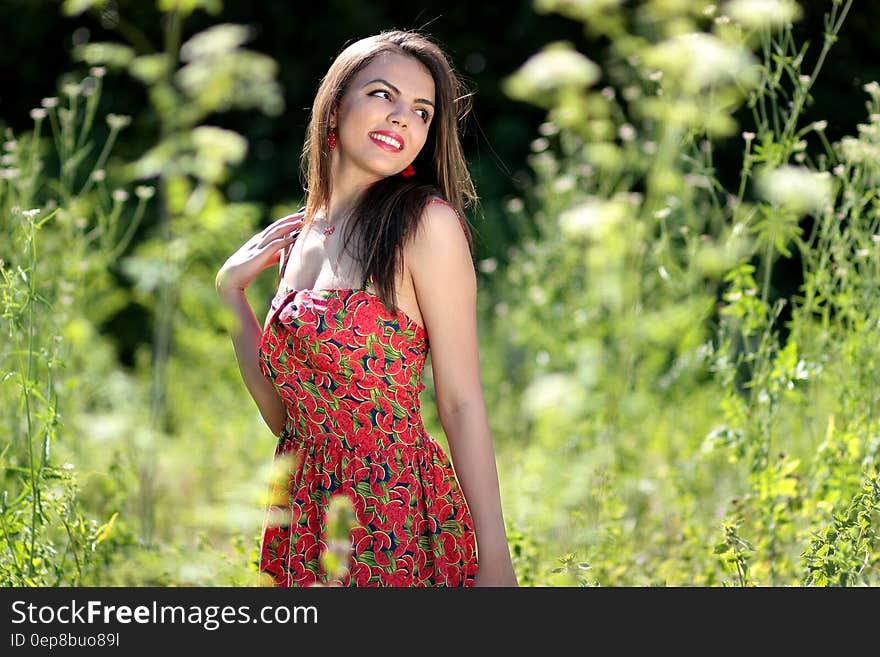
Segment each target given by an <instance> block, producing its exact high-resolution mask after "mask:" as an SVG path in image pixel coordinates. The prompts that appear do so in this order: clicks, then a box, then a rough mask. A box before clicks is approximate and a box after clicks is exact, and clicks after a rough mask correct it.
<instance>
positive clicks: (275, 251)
mask: <svg viewBox="0 0 880 657" xmlns="http://www.w3.org/2000/svg"><path fill="white" fill-rule="evenodd" d="M301 225H302V214H301V213H297V214H295V215H290V216H287V217H283V218H282V219H279V220H278V221H276V222H275V223H273V224H272V225H271V226H269V227H268V228H266V229H264V230H262V231H260V232H259V233H257V234H256V235H254V236H253V237H251V238H250V239H249V240H248V241H247V242H245V243H244V244H243V245H242V246H241V248H239V249H238V250H237V251H236V252H235V253H233V254H232V255H231V256H229V258H228V259H227V260H226V262H225V263H224V264H223V266H222V267H221V268H220V271H218V272H217V277H216V279H215V280H214V287H215V288H216V289H217V294H218V295H219V296H220V299H221V300H222V301H223V303H224V304H225V305H226V306H228V307H229V308H230V309H231V310H232V312H233V313H234V315H235V317H236V319H237V320H238V321H237V322H236V327H235V329H234V330H233V331H231V333H232V345H233V347H234V348H235V358H236V359H237V360H238V369H239V371H240V372H241V377H242V379H244V383H245V385H246V386H247V389H248V391H249V392H250V393H251V396H252V397H253V398H254V401H255V402H257V407H258V408H259V409H260V415H262V416H263V419H264V420H265V421H266V424H268V425H269V428H270V429H271V430H272V433H274V434H275V435H276V436H277V435H280V434H281V430H282V429H283V428H284V422H285V419H286V415H287V411H286V409H285V406H284V401H283V400H282V399H281V395H279V394H278V391H277V390H276V389H275V385H274V384H273V383H272V382H271V381H270V380H269V379H267V378H266V377H265V376H264V375H263V372H262V370H261V369H260V341H261V339H262V335H263V331H262V327H261V326H260V323H259V322H258V321H257V318H256V316H255V315H254V311H253V309H252V308H251V304H250V303H249V302H248V300H247V297H246V296H245V292H244V291H245V289H246V288H247V286H248V285H250V283H251V281H253V280H254V278H256V276H257V275H258V274H259V273H260V272H261V271H263V270H264V269H266V268H267V267H270V266H271V265H273V264H275V263H278V262H280V260H281V250H282V249H284V247H289V246H291V245H292V244H293V240H294V239H295V238H296V234H297V233H298V229H299V228H300V226H301Z"/></svg>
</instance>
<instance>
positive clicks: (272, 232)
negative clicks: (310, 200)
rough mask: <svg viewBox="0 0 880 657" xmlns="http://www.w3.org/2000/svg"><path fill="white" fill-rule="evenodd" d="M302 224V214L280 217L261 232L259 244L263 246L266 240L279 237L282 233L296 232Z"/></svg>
mask: <svg viewBox="0 0 880 657" xmlns="http://www.w3.org/2000/svg"><path fill="white" fill-rule="evenodd" d="M302 224H303V219H302V215H292V216H290V217H284V218H283V219H279V220H278V221H276V222H275V223H273V224H272V225H270V226H267V227H266V228H265V229H264V230H263V231H262V232H261V233H259V236H260V243H259V244H258V246H263V244H265V242H266V240H268V239H273V238H275V237H278V236H279V235H281V234H282V233H291V232H295V231H297V230H298V229H299V228H300V227H301V226H302Z"/></svg>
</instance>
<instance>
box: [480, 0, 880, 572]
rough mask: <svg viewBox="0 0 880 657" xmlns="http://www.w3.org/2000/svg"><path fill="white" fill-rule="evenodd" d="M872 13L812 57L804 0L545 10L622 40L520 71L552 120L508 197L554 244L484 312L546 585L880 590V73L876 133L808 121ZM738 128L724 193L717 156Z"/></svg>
mask: <svg viewBox="0 0 880 657" xmlns="http://www.w3.org/2000/svg"><path fill="white" fill-rule="evenodd" d="M685 6H687V7H688V8H684V7H685ZM851 6H852V3H851V2H840V1H837V0H834V1H833V2H830V3H829V5H828V12H827V14H826V16H825V22H824V25H825V28H824V34H823V37H822V41H821V46H820V50H819V52H818V54H816V55H815V56H811V53H810V49H809V48H808V44H806V43H803V44H798V43H795V38H794V36H793V31H792V23H793V22H795V21H797V20H798V18H799V17H800V15H801V11H800V8H799V6H798V5H797V4H796V3H794V2H782V1H779V2H765V3H751V2H745V1H732V2H726V3H709V2H705V3H687V5H681V6H678V5H675V6H673V4H670V3H665V2H646V3H642V4H641V5H640V6H639V7H638V8H636V9H629V8H624V7H623V6H622V3H617V2H590V1H586V0H585V1H582V2H575V3H569V2H565V3H563V2H555V1H553V0H546V1H539V2H536V8H537V9H539V10H540V11H555V12H559V13H562V14H565V15H567V16H569V17H571V18H573V19H576V20H581V21H583V22H584V26H585V29H586V30H587V31H588V32H591V33H593V34H594V35H595V36H598V37H605V38H606V39H607V43H608V44H609V45H608V48H607V51H605V52H604V53H603V56H604V58H605V59H604V61H602V62H601V63H596V62H593V61H592V60H590V59H588V58H587V57H585V56H584V55H583V54H581V53H579V52H577V51H575V50H574V49H573V47H572V46H571V44H568V43H555V44H550V45H548V46H547V47H546V48H545V49H544V50H543V51H542V52H540V53H537V54H536V55H535V56H533V57H532V58H530V59H529V60H528V61H526V62H525V63H524V64H523V66H522V68H521V69H520V70H518V71H516V72H515V73H514V74H513V75H511V76H510V77H509V78H508V80H507V81H506V90H507V92H508V93H509V95H511V96H512V97H513V98H517V99H521V100H527V101H529V102H533V103H537V104H539V105H540V106H542V107H545V108H546V109H547V110H548V117H547V122H546V123H545V124H544V125H543V126H542V128H541V135H540V136H538V137H537V138H536V139H535V141H534V142H533V145H532V146H533V151H534V154H533V155H532V157H531V164H532V167H533V170H534V172H535V185H534V188H533V189H532V190H530V192H529V194H528V195H526V196H525V197H524V198H522V199H514V200H513V201H511V202H510V204H509V211H510V218H511V220H513V221H518V222H520V223H523V224H524V221H523V219H524V218H525V217H526V216H529V217H534V218H535V219H536V224H537V235H535V237H534V238H533V239H529V240H527V241H526V243H525V244H524V245H523V247H522V249H519V250H517V251H515V252H514V253H512V254H511V265H510V267H509V268H508V269H507V270H506V271H505V272H503V273H502V276H499V280H498V281H497V282H496V283H495V284H494V286H493V289H492V300H491V302H488V303H492V304H493V305H494V308H493V307H492V306H488V305H487V307H486V308H485V312H486V313H487V314H488V313H489V312H490V311H491V310H494V312H495V313H496V314H497V316H498V320H499V321H497V322H496V324H495V329H494V330H493V331H492V333H491V338H490V339H488V340H487V347H486V348H487V350H488V352H489V355H488V356H487V360H488V361H489V362H491V363H497V365H496V366H493V367H491V368H490V371H489V372H488V373H487V378H490V379H491V381H492V385H491V386H489V388H490V390H492V391H493V393H494V394H493V396H492V405H493V407H494V408H495V409H496V422H497V424H498V426H502V427H515V429H514V430H513V431H512V433H513V434H514V436H515V441H516V444H517V449H516V450H512V451H511V452H509V453H508V454H507V457H508V458H507V460H506V461H505V467H504V472H503V475H502V479H503V480H504V481H505V484H506V485H505V491H506V493H507V494H506V495H505V500H506V504H507V506H509V507H510V508H512V510H513V511H514V512H513V513H512V514H511V516H512V518H511V522H512V524H513V525H514V527H515V528H516V530H517V534H516V535H517V536H521V537H526V536H530V537H531V538H530V543H529V545H528V546H525V544H524V545H523V546H520V545H517V546H516V549H517V551H518V553H519V554H520V563H519V567H520V568H522V569H525V570H526V571H527V572H529V573H530V574H531V575H530V581H532V582H534V583H564V584H575V583H580V584H600V585H648V584H651V585H653V584H661V585H664V584H665V585H693V584H697V585H719V584H723V585H791V584H819V585H824V584H845V585H855V584H876V583H877V582H878V581H880V569H878V556H880V551H878V550H880V548H878V541H877V538H878V530H877V527H878V520H880V518H878V510H880V498H878V496H877V486H878V473H877V470H878V468H877V465H878V464H877V460H878V446H880V436H878V423H877V419H876V417H877V415H876V412H875V409H876V408H877V399H878V392H877V391H878V389H880V388H878V386H877V381H878V378H877V372H876V363H877V362H878V360H877V350H876V347H875V345H877V344H878V340H877V337H878V336H877V331H878V329H880V322H878V320H880V317H878V310H877V304H876V303H875V301H874V300H875V298H876V289H877V265H876V262H877V255H878V250H877V249H878V244H877V243H878V241H880V235H878V234H877V233H878V219H877V216H878V215H877V206H876V193H875V189H876V182H877V166H878V165H877V162H878V160H877V158H876V155H877V150H876V149H877V135H878V132H877V131H878V126H880V114H878V112H877V96H878V87H877V84H876V83H870V84H868V85H866V86H865V91H866V92H867V93H868V95H869V96H870V98H869V102H868V103H867V109H868V122H867V123H865V124H861V125H859V126H858V127H857V128H858V135H854V136H852V137H845V138H843V139H842V140H840V141H838V142H837V143H834V144H832V143H829V141H828V139H827V138H826V137H825V129H826V123H825V122H824V121H811V122H807V123H804V122H803V120H802V118H801V117H802V115H803V113H804V111H805V109H806V108H807V106H808V105H809V101H810V95H809V91H810V89H811V87H812V85H813V84H814V83H815V80H816V79H817V77H818V76H819V75H820V74H821V72H822V69H823V65H824V64H825V62H826V56H827V54H828V52H829V50H830V48H831V47H832V45H833V43H834V42H835V41H836V38H837V35H838V34H839V33H840V30H841V29H842V27H843V24H844V21H845V18H846V15H847V13H848V12H849V10H850V8H851ZM810 61H812V64H809V65H808V62H810ZM549 71H553V72H554V75H548V72H549ZM599 85H604V86H601V87H600V86H599ZM597 87H598V88H597ZM738 110H744V111H742V112H740V113H739V115H743V118H739V115H737V111H738ZM749 115H750V116H749ZM738 120H741V121H742V122H743V123H744V124H745V125H744V126H743V127H744V128H745V129H744V130H743V129H742V128H740V127H739V126H738V125H737V123H738ZM737 138H741V139H742V143H743V155H742V165H741V174H740V179H739V181H738V182H737V184H736V185H734V186H732V188H730V189H728V188H726V187H725V185H724V183H723V182H722V181H721V180H719V177H718V175H717V173H716V169H715V165H714V163H713V154H714V151H715V150H716V148H717V145H718V144H719V143H721V142H723V141H727V140H731V139H737ZM803 224H806V225H810V226H812V228H811V230H810V234H809V235H804V230H803V228H802V225H803ZM793 249H797V252H798V254H799V255H800V257H801V261H802V262H803V280H804V283H803V285H802V287H801V290H800V291H799V294H797V295H794V296H792V297H790V298H786V297H782V296H781V295H780V292H779V291H778V290H776V289H775V288H774V287H773V278H772V273H773V267H774V264H775V263H776V261H777V260H778V259H779V258H791V257H793V252H792V251H793ZM499 299H500V300H499ZM786 305H787V306H789V307H790V314H791V320H790V322H788V323H787V324H786V325H782V324H781V322H780V319H779V318H780V314H781V311H782V310H783V308H784V307H785V306H786ZM535 543H537V547H535V545H534V544H535ZM553 552H555V553H556V556H555V561H556V563H555V564H554V563H553V560H551V559H550V556H551V553H553Z"/></svg>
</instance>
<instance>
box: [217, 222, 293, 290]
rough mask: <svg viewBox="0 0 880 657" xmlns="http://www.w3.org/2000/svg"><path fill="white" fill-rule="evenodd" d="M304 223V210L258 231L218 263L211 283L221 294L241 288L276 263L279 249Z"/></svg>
mask: <svg viewBox="0 0 880 657" xmlns="http://www.w3.org/2000/svg"><path fill="white" fill-rule="evenodd" d="M302 223H303V214H302V213H300V214H295V215H290V216H288V217H283V218H282V219H279V220H278V221H276V222H274V223H273V224H271V225H270V226H268V227H266V228H265V229H264V230H262V231H260V232H259V233H257V234H256V235H254V236H253V237H251V238H250V239H249V240H248V241H247V242H245V243H244V244H243V245H242V247H241V248H240V249H238V251H236V252H235V253H233V254H232V255H231V256H229V258H228V259H227V260H226V262H225V263H223V266H222V267H220V271H218V272H217V277H216V278H215V279H214V287H216V289H217V292H218V293H219V294H220V295H221V296H223V295H225V294H227V293H229V292H234V291H236V290H241V291H243V290H244V289H245V288H247V286H248V285H250V284H251V281H253V280H254V279H255V278H256V277H257V274H259V273H260V272H261V271H263V270H264V269H266V268H267V267H270V266H272V265H274V264H277V263H278V260H279V258H280V257H281V249H282V248H284V247H286V246H290V245H291V244H293V240H294V237H295V233H296V232H297V231H298V230H299V229H300V227H301V226H302Z"/></svg>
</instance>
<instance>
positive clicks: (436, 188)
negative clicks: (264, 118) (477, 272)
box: [300, 30, 479, 312]
mask: <svg viewBox="0 0 880 657" xmlns="http://www.w3.org/2000/svg"><path fill="white" fill-rule="evenodd" d="M385 52H390V53H396V54H401V55H406V56H409V57H413V58H415V59H416V60H418V61H419V62H421V63H422V64H423V65H424V66H425V67H426V68H427V69H428V70H429V71H430V73H431V76H432V77H433V79H434V92H435V99H434V100H435V105H436V107H435V110H434V118H433V120H432V121H431V125H430V127H429V130H428V137H427V140H426V141H425V145H424V147H423V148H422V150H421V152H419V154H418V156H417V157H416V159H415V161H414V162H413V167H414V168H415V171H416V173H415V175H414V176H412V177H411V178H404V177H403V176H401V175H393V176H387V177H386V178H383V179H381V180H379V181H378V182H376V183H374V184H372V185H370V186H369V187H368V188H367V189H366V190H364V192H363V193H362V194H361V195H360V197H359V198H358V200H357V202H356V204H355V206H354V208H353V209H352V211H351V216H350V219H351V220H350V221H347V222H346V224H347V225H349V226H350V230H349V232H348V238H349V239H346V241H345V245H346V246H347V245H348V242H349V240H350V239H351V238H352V237H356V238H357V245H358V246H357V250H356V254H355V255H356V258H357V261H358V262H360V263H361V264H362V265H363V280H362V282H361V288H365V287H366V285H367V282H368V281H369V279H370V277H372V278H373V283H374V285H375V288H376V294H378V296H379V297H380V298H381V299H382V302H383V304H384V305H385V307H386V309H390V310H391V311H392V312H396V311H397V291H396V289H395V285H394V279H395V276H396V275H397V274H398V273H400V270H401V269H402V266H403V259H402V258H399V257H398V255H399V254H398V251H402V249H403V245H404V243H405V240H406V239H407V236H408V235H415V232H416V231H415V229H416V228H417V226H416V224H417V222H418V221H419V219H420V217H421V216H422V210H423V209H424V206H425V204H426V203H427V201H428V200H429V199H430V198H431V197H432V196H440V197H441V198H443V199H445V200H446V201H448V202H449V203H450V204H452V206H453V207H454V208H455V209H456V210H457V211H458V213H459V215H460V216H461V217H462V218H463V219H464V217H465V216H466V214H465V211H464V205H465V204H467V205H468V206H474V207H476V205H477V202H478V200H479V199H478V197H477V193H476V190H475V189H474V185H473V181H472V180H471V177H470V172H469V171H468V168H467V162H466V161H465V158H464V153H463V150H462V147H461V140H460V136H459V132H458V129H459V122H460V121H462V120H463V119H464V118H465V117H466V116H467V114H468V113H469V112H470V110H471V107H472V106H471V95H472V92H470V91H469V90H468V89H467V87H466V86H465V84H464V82H463V81H462V80H461V79H460V78H459V76H458V74H457V73H456V72H455V70H454V69H453V68H452V65H451V64H450V62H449V59H448V58H447V56H446V54H445V53H444V52H443V50H442V48H441V47H440V46H439V45H437V44H436V43H434V42H433V41H431V40H430V39H429V38H428V37H426V36H423V35H422V34H420V33H418V32H416V31H411V30H410V31H405V30H386V31H383V32H381V33H380V34H377V35H374V36H370V37H367V38H365V39H361V40H359V41H356V42H355V43H353V44H351V45H349V46H348V47H346V48H345V49H344V50H342V52H341V53H340V54H339V55H338V56H337V57H336V59H335V60H334V61H333V63H332V64H331V65H330V69H329V70H328V71H327V73H326V75H325V76H324V78H323V79H322V80H321V84H320V85H319V87H318V92H317V94H316V95H315V101H314V103H313V105H312V113H311V118H310V120H309V124H308V127H307V128H306V137H305V143H304V144H303V152H302V157H301V159H300V175H301V177H302V179H303V180H302V182H303V189H304V191H305V192H306V194H307V198H306V204H305V207H306V210H305V217H304V219H303V222H304V225H303V230H306V229H307V228H308V227H309V226H310V225H311V223H312V221H313V220H314V218H315V215H316V213H317V211H318V210H319V209H320V208H322V207H329V203H330V193H331V181H330V147H329V146H328V144H327V135H328V133H329V128H330V112H331V109H333V108H334V107H336V106H337V104H338V103H339V102H340V101H341V99H342V97H343V95H344V94H345V92H346V90H347V89H348V86H349V84H350V83H351V81H352V79H353V78H354V77H355V76H356V75H357V74H358V73H359V72H360V71H361V70H362V69H363V68H364V67H365V66H367V65H368V64H369V63H370V62H371V61H372V60H373V59H375V58H376V57H377V56H378V55H379V54H381V53H385ZM463 223H464V224H465V225H466V224H467V222H466V221H463ZM465 233H466V234H467V240H468V248H469V250H470V252H471V257H473V238H472V236H471V233H470V229H467V230H466V231H465ZM389 302H390V303H389Z"/></svg>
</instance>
